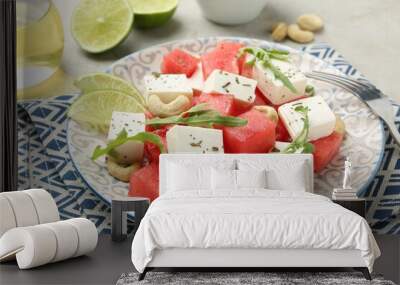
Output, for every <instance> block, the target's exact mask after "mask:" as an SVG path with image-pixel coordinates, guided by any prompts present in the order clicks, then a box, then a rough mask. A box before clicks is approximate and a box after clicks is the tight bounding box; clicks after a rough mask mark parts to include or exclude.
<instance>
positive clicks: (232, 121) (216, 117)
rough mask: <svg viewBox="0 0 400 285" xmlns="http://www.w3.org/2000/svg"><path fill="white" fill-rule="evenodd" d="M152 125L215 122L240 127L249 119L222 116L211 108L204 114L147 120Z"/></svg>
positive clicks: (197, 124)
mask: <svg viewBox="0 0 400 285" xmlns="http://www.w3.org/2000/svg"><path fill="white" fill-rule="evenodd" d="M146 124H147V125H150V126H162V125H170V124H175V125H178V124H179V125H187V126H206V127H212V126H213V125H214V124H217V125H223V126H227V127H240V126H245V125H246V124H247V120H245V119H242V118H238V117H231V116H221V115H220V114H219V113H218V112H216V111H214V110H210V111H208V112H204V113H202V114H196V115H191V116H188V117H181V116H172V117H167V118H162V119H159V118H154V119H151V120H148V121H147V122H146Z"/></svg>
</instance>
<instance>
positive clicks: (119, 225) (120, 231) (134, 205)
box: [111, 197, 150, 241]
mask: <svg viewBox="0 0 400 285" xmlns="http://www.w3.org/2000/svg"><path fill="white" fill-rule="evenodd" d="M149 205H150V200H149V199H148V198H144V197H125V198H117V199H113V200H112V203H111V237H112V240H113V241H123V240H125V239H126V238H127V219H128V217H127V213H128V212H134V213H135V220H134V221H135V228H134V231H133V235H135V233H136V231H137V228H138V227H139V224H140V221H141V220H142V218H143V217H144V215H145V214H146V211H147V209H148V207H149Z"/></svg>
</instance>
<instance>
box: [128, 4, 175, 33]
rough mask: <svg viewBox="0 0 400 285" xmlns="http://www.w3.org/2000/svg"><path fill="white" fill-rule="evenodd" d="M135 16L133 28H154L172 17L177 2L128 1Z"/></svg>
mask: <svg viewBox="0 0 400 285" xmlns="http://www.w3.org/2000/svg"><path fill="white" fill-rule="evenodd" d="M129 3H130V5H131V7H132V10H133V12H134V14H135V27H138V28H154V27H158V26H161V25H163V24H165V23H166V22H167V21H168V20H169V19H171V17H172V16H173V15H174V13H175V10H176V7H177V6H178V0H129Z"/></svg>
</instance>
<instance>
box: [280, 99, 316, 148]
mask: <svg viewBox="0 0 400 285" xmlns="http://www.w3.org/2000/svg"><path fill="white" fill-rule="evenodd" d="M294 110H295V111H296V112H298V113H301V114H302V115H303V118H301V119H302V120H303V122H304V126H303V129H302V130H301V132H300V134H299V135H298V136H297V138H296V139H294V140H293V142H291V143H290V144H289V145H288V146H287V148H286V149H284V150H283V151H282V153H298V152H300V153H313V152H314V145H313V144H312V143H309V142H307V138H308V133H309V130H310V120H309V118H308V112H309V109H308V107H304V106H302V105H300V106H297V107H296V108H294Z"/></svg>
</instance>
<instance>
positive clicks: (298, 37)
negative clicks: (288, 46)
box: [288, 24, 314, 44]
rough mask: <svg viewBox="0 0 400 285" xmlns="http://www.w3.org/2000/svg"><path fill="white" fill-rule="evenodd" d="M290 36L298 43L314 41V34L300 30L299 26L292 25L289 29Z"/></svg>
mask: <svg viewBox="0 0 400 285" xmlns="http://www.w3.org/2000/svg"><path fill="white" fill-rule="evenodd" d="M288 35H289V38H291V39H292V40H293V41H295V42H298V43H302V44H305V43H309V42H311V41H313V40H314V33H313V32H310V31H304V30H302V29H300V27H299V26H298V25H297V24H292V25H290V26H289V28H288Z"/></svg>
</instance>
